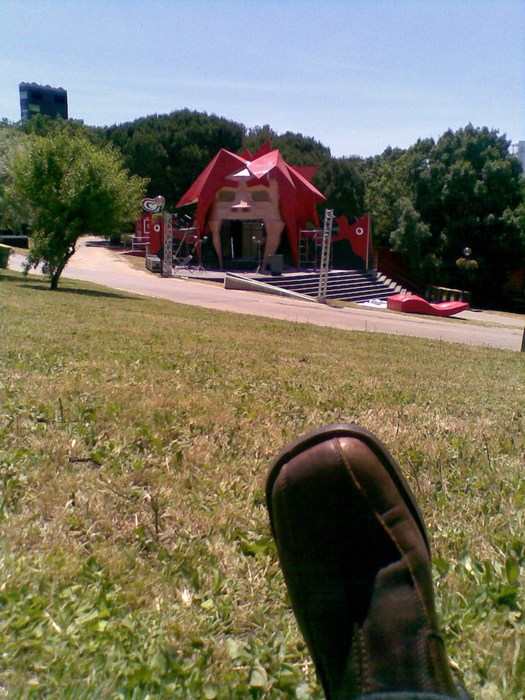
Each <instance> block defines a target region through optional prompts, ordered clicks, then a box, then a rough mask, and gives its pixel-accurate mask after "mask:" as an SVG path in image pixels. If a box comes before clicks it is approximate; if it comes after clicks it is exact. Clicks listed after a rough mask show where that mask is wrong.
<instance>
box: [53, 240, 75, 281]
mask: <svg viewBox="0 0 525 700" xmlns="http://www.w3.org/2000/svg"><path fill="white" fill-rule="evenodd" d="M74 252H75V246H74V245H70V246H69V248H68V249H67V253H66V254H65V255H64V257H63V258H62V260H61V261H60V263H59V265H58V267H57V268H56V270H55V271H54V272H53V274H52V275H51V289H57V287H58V280H59V279H60V275H61V274H62V272H63V271H64V268H65V266H66V265H67V263H68V261H69V258H70V257H71V256H72V255H73V254H74Z"/></svg>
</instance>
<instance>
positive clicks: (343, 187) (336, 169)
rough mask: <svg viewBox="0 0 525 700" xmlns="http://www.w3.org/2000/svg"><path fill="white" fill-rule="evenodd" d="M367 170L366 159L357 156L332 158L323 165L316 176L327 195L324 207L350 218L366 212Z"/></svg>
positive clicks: (337, 214)
mask: <svg viewBox="0 0 525 700" xmlns="http://www.w3.org/2000/svg"><path fill="white" fill-rule="evenodd" d="M365 171H366V168H365V161H364V160H363V159H362V158H357V157H345V158H331V159H330V160H329V161H328V163H326V164H325V165H323V167H322V168H320V170H319V172H318V173H316V177H315V184H316V185H317V187H319V189H320V190H321V192H322V193H323V194H324V195H325V197H326V202H325V203H324V205H323V208H327V209H333V210H334V212H335V215H336V216H339V215H341V214H345V215H346V216H347V217H348V218H350V217H352V216H357V217H360V216H362V215H363V214H365V213H366V212H367V208H366V202H365V191H366V180H365Z"/></svg>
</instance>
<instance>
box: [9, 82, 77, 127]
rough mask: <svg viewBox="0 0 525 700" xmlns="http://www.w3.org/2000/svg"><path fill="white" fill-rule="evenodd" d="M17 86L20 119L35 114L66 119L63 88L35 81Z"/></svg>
mask: <svg viewBox="0 0 525 700" xmlns="http://www.w3.org/2000/svg"><path fill="white" fill-rule="evenodd" d="M18 87H19V90H20V112H21V114H22V121H26V119H31V117H33V116H34V115H35V114H43V115H45V116H48V117H53V119H55V118H56V117H61V118H62V119H67V91H66V90H64V88H61V87H59V88H52V87H51V86H49V85H37V84H36V83H20V85H19V86H18Z"/></svg>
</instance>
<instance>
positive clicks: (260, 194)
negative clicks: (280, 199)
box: [251, 190, 270, 202]
mask: <svg viewBox="0 0 525 700" xmlns="http://www.w3.org/2000/svg"><path fill="white" fill-rule="evenodd" d="M251 195H252V199H253V201H254V202H267V201H268V200H269V199H270V195H269V193H268V190H253V192H251Z"/></svg>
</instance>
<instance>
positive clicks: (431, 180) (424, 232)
mask: <svg viewBox="0 0 525 700" xmlns="http://www.w3.org/2000/svg"><path fill="white" fill-rule="evenodd" d="M508 148H509V142H508V141H507V139H506V138H505V136H500V135H499V134H498V132H497V131H495V130H489V129H488V128H486V127H483V128H475V127H473V126H472V125H471V124H469V125H468V126H466V127H465V128H464V129H459V130H458V131H455V132H454V131H452V130H449V131H447V132H446V133H445V134H443V135H442V136H441V137H440V138H439V139H438V140H437V141H436V142H434V140H433V139H423V140H420V141H418V142H417V143H416V144H414V145H413V146H411V147H410V148H409V149H407V150H406V151H399V150H392V149H387V151H385V153H384V154H382V155H381V156H379V157H377V158H374V159H372V162H371V164H370V165H369V176H368V181H367V189H366V203H367V207H368V209H369V211H371V212H372V213H373V214H374V224H375V226H374V228H375V240H376V242H378V241H380V242H381V243H384V242H387V241H388V240H390V243H391V244H392V245H393V246H394V247H395V248H396V249H397V250H402V251H403V253H404V258H405V260H406V261H407V263H408V264H409V265H411V267H413V269H414V270H415V271H418V272H419V273H420V274H424V276H425V277H426V279H429V281H432V282H433V283H435V284H440V285H447V286H460V285H461V284H462V282H463V281H464V275H465V272H464V270H463V269H462V268H461V266H459V267H458V265H457V264H456V261H457V260H458V258H459V257H460V256H461V254H462V251H463V249H464V248H465V247H469V248H471V249H472V260H475V262H476V264H477V268H476V269H475V270H474V269H471V270H470V275H471V277H470V280H471V290H472V291H473V292H474V293H475V296H476V298H477V299H478V301H480V302H484V303H499V302H501V301H502V298H503V295H504V288H505V283H506V281H507V279H508V278H509V276H510V274H511V273H512V272H513V271H515V270H516V269H517V268H518V267H519V266H520V264H523V259H524V256H525V218H524V206H523V203H524V201H525V179H524V178H523V177H522V176H521V165H520V163H519V161H518V159H517V158H514V157H513V156H511V155H510V154H509V150H508ZM390 234H391V235H390Z"/></svg>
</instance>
